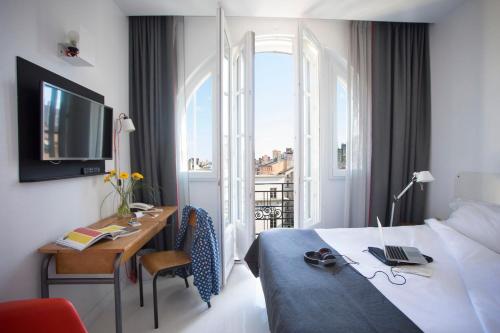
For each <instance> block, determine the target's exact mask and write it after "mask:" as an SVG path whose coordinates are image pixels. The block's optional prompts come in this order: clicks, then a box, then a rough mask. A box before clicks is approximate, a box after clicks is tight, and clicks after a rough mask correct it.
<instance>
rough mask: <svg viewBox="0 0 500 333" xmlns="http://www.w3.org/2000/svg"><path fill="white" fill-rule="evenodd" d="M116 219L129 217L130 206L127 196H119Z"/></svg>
mask: <svg viewBox="0 0 500 333" xmlns="http://www.w3.org/2000/svg"><path fill="white" fill-rule="evenodd" d="M116 215H117V216H118V217H127V216H129V215H130V206H129V203H128V196H127V195H126V196H120V206H118V210H117V211H116Z"/></svg>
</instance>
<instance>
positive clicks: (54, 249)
mask: <svg viewBox="0 0 500 333" xmlns="http://www.w3.org/2000/svg"><path fill="white" fill-rule="evenodd" d="M160 208H162V209H163V211H162V212H161V213H160V215H159V216H157V217H149V216H147V215H145V216H143V217H141V218H140V219H138V220H139V222H141V224H142V225H141V226H140V227H139V228H140V229H141V231H139V232H138V233H135V234H133V235H130V236H127V237H122V238H118V239H116V240H109V239H104V240H100V241H99V242H97V243H96V244H94V245H92V246H90V247H89V248H87V249H85V250H83V251H78V250H74V249H72V248H69V247H64V246H61V245H57V244H56V243H54V242H52V243H49V244H47V245H45V246H42V247H41V248H39V249H38V252H39V253H44V254H63V253H81V254H85V253H87V254H97V253H103V254H104V253H106V254H109V253H123V258H122V262H124V261H126V260H127V259H129V258H130V257H131V256H132V255H134V254H135V253H136V252H137V251H138V250H139V249H140V248H141V247H143V246H144V245H145V244H146V243H147V242H148V241H149V240H150V239H151V238H153V237H154V236H155V235H156V234H157V233H158V232H159V231H160V230H161V229H162V228H164V227H165V224H166V220H167V218H168V217H170V216H171V215H173V214H174V213H175V212H176V211H177V207H175V206H165V207H160ZM129 220H130V218H119V217H117V216H115V215H113V216H111V217H108V218H105V219H103V220H101V221H99V222H96V223H94V224H91V225H89V226H88V227H89V228H93V229H98V228H103V227H105V226H108V225H110V224H118V225H122V226H127V225H128V224H127V223H128V221H129Z"/></svg>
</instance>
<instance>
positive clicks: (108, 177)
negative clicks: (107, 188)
mask: <svg viewBox="0 0 500 333" xmlns="http://www.w3.org/2000/svg"><path fill="white" fill-rule="evenodd" d="M110 181H111V175H106V176H104V182H105V183H108V182H110Z"/></svg>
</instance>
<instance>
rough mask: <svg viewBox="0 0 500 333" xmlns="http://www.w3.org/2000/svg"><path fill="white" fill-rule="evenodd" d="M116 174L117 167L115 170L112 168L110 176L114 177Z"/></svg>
mask: <svg viewBox="0 0 500 333" xmlns="http://www.w3.org/2000/svg"><path fill="white" fill-rule="evenodd" d="M114 175H116V170H115V169H113V170H111V171H110V172H109V176H110V177H113V176H114Z"/></svg>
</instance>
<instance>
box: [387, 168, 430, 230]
mask: <svg viewBox="0 0 500 333" xmlns="http://www.w3.org/2000/svg"><path fill="white" fill-rule="evenodd" d="M432 181H434V177H432V174H431V173H430V172H429V171H420V172H414V173H413V178H412V179H411V181H410V183H409V184H408V185H406V187H405V188H404V190H403V191H401V193H399V195H398V196H394V200H393V201H392V210H391V228H392V222H393V220H394V208H395V206H396V202H398V201H399V199H401V197H402V196H403V195H404V194H405V193H406V192H407V191H408V190H409V189H410V187H412V186H413V183H420V186H421V187H422V190H423V186H422V183H430V182H432Z"/></svg>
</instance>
